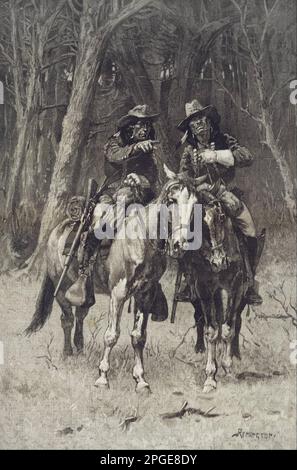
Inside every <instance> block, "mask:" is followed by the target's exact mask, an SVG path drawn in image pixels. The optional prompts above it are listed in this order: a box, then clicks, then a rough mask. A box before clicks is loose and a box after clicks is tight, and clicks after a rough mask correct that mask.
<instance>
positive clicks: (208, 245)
mask: <svg viewBox="0 0 297 470" xmlns="http://www.w3.org/2000/svg"><path fill="white" fill-rule="evenodd" d="M197 197H198V200H199V202H201V203H202V206H203V210H202V214H203V221H202V223H203V237H204V243H203V250H202V252H203V254H204V256H205V257H206V258H207V259H208V261H209V263H210V265H211V268H212V270H213V271H214V272H219V271H222V270H224V269H226V268H227V267H228V257H227V253H226V251H225V248H224V241H225V222H226V215H225V212H224V211H223V208H222V205H221V202H220V201H219V200H218V199H217V198H216V197H215V196H214V195H213V194H212V192H211V190H208V191H206V190H205V189H204V187H203V185H201V186H200V187H198V188H197Z"/></svg>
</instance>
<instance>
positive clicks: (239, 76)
mask: <svg viewBox="0 0 297 470" xmlns="http://www.w3.org/2000/svg"><path fill="white" fill-rule="evenodd" d="M295 10H296V5H295V2H294V0H251V1H246V0H222V1H219V0H212V1H210V0H186V1H185V0H134V1H131V0H2V1H1V3H0V80H1V81H2V83H3V85H4V104H3V105H0V113H1V114H0V136H1V141H0V217H1V226H0V236H1V248H0V251H1V255H2V256H3V257H5V263H3V266H4V269H6V268H7V267H9V266H16V265H17V266H20V265H22V264H24V263H25V262H27V263H28V264H29V266H30V268H31V267H32V268H33V267H34V266H36V263H37V264H38V262H39V259H40V258H41V257H40V255H41V254H42V251H43V248H44V244H45V241H46V239H47V237H48V234H49V232H50V230H51V229H52V228H53V227H54V226H55V225H56V224H57V223H58V222H59V221H60V220H61V219H63V217H64V216H65V208H66V205H67V202H68V201H69V199H70V198H71V197H72V196H73V195H74V194H83V193H84V192H85V189H86V182H87V179H88V178H89V177H90V176H92V177H94V178H95V179H96V180H97V181H98V182H100V181H101V180H102V178H103V151H102V150H103V146H104V143H105V142H106V139H107V138H108V137H109V135H111V134H112V133H113V132H114V130H115V128H116V122H117V119H118V118H119V117H120V116H121V115H123V114H125V113H126V112H127V110H128V109H129V107H132V106H133V105H135V104H139V103H147V104H149V105H150V106H151V107H152V108H153V110H154V111H159V112H160V113H161V117H160V120H159V122H158V123H157V125H156V131H157V135H158V139H159V140H160V142H161V145H160V146H159V148H158V150H157V153H158V155H157V157H158V160H159V161H160V162H161V161H166V162H167V164H168V165H169V166H171V167H172V168H174V169H176V168H177V166H178V161H179V157H180V152H181V148H179V149H177V143H178V141H179V139H180V137H181V135H179V133H178V132H177V131H176V124H177V123H178V122H179V121H180V120H181V119H182V118H183V117H184V104H185V102H186V101H188V100H191V99H193V98H194V97H198V98H199V100H200V101H201V102H202V103H203V104H208V103H213V104H214V105H216V106H217V107H218V110H219V112H220V114H221V116H222V128H223V130H225V131H227V132H230V133H231V134H234V135H236V136H237V137H238V139H239V140H240V141H241V142H242V143H243V144H245V145H247V146H249V147H250V149H251V151H252V152H253V153H254V155H255V159H256V161H255V163H254V165H253V167H252V168H249V169H248V170H246V169H245V170H241V171H240V172H239V173H238V175H237V182H238V185H239V186H240V187H242V189H243V190H244V191H245V199H246V201H247V202H248V204H249V205H250V206H251V207H252V208H253V209H252V210H253V213H254V214H255V217H256V222H257V224H258V226H264V225H265V226H267V227H269V226H271V225H274V226H278V225H279V224H282V225H286V226H288V227H290V224H291V223H293V222H294V221H295V216H296V205H295V194H296V193H295V192H296V165H295V163H296V154H295V122H296V112H295V108H294V106H293V105H292V104H290V101H289V93H290V89H289V82H290V81H291V80H293V79H294V78H296V77H295V75H296V71H295V50H296V30H295V28H296V24H295V19H296V11H295Z"/></svg>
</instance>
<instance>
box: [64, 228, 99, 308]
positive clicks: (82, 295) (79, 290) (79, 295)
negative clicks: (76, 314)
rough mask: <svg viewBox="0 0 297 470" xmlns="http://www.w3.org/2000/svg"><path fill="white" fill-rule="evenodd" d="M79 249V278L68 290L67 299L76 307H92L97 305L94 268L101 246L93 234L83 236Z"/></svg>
mask: <svg viewBox="0 0 297 470" xmlns="http://www.w3.org/2000/svg"><path fill="white" fill-rule="evenodd" d="M83 235H85V236H83V237H82V240H81V245H80V247H79V251H80V253H79V256H78V257H79V258H80V259H79V270H78V278H77V280H76V281H75V282H74V284H72V286H71V287H70V288H69V289H68V290H67V292H66V294H65V298H66V299H67V300H68V301H69V302H70V303H71V305H74V306H76V307H89V308H90V307H92V306H93V305H94V304H95V295H94V282H93V266H92V264H93V263H94V261H95V257H96V252H97V249H98V246H99V240H97V239H96V238H95V236H94V234H93V232H88V233H87V234H83Z"/></svg>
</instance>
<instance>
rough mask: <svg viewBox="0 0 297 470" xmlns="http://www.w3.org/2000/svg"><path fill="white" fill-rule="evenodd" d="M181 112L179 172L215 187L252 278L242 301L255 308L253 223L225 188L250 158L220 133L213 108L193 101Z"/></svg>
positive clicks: (256, 251) (256, 252)
mask: <svg viewBox="0 0 297 470" xmlns="http://www.w3.org/2000/svg"><path fill="white" fill-rule="evenodd" d="M185 109H186V118H185V119H184V120H183V121H182V122H181V123H180V124H179V125H178V129H179V130H181V131H182V132H184V136H183V138H182V140H181V142H182V143H187V146H186V147H185V149H184V152H183V155H182V158H181V161H180V172H181V173H185V174H187V175H188V176H190V177H197V176H201V175H203V174H207V176H208V178H207V181H206V184H205V189H209V190H210V191H211V190H212V188H213V187H214V186H213V185H214V184H215V187H216V194H215V196H216V198H217V199H218V200H220V202H221V203H222V206H223V208H224V209H225V212H226V213H227V215H229V216H230V217H231V219H232V220H233V223H234V224H235V225H236V227H238V228H239V229H240V230H241V232H242V234H243V235H244V239H245V242H246V246H247V252H248V258H249V264H250V268H251V272H252V275H253V281H252V285H251V286H250V288H249V289H248V291H247V296H246V301H247V303H248V304H254V305H259V304H261V303H262V298H261V296H260V295H259V294H258V292H257V291H256V284H255V272H256V267H257V266H256V265H257V261H258V259H259V255H260V253H259V247H258V238H257V236H256V228H255V224H254V221H253V218H252V216H251V213H250V211H249V209H248V208H247V206H246V205H245V203H244V202H243V201H242V200H240V198H239V197H237V195H235V193H234V192H235V191H236V190H235V191H234V192H233V191H232V190H230V189H229V188H230V186H231V185H230V183H232V181H233V179H234V177H235V169H236V168H242V167H246V166H250V165H251V164H252V163H253V156H252V155H251V154H250V152H249V150H248V149H247V148H246V147H243V146H242V145H240V144H239V143H238V141H237V140H236V139H235V138H234V137H232V136H231V135H228V134H223V133H222V132H221V131H220V127H219V123H220V115H219V113H218V111H217V109H216V108H215V107H214V106H212V105H209V106H205V107H203V106H202V105H201V104H200V103H199V102H198V100H196V99H195V100H193V101H192V102H191V103H187V104H186V106H185ZM185 279H186V282H187V285H186V286H185V289H184V291H181V292H180V294H179V295H178V297H179V299H180V300H188V299H187V297H189V294H188V287H189V286H188V283H189V279H187V274H186V273H185Z"/></svg>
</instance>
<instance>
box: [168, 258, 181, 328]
mask: <svg viewBox="0 0 297 470" xmlns="http://www.w3.org/2000/svg"><path fill="white" fill-rule="evenodd" d="M177 269H178V270H177V274H176V281H175V288H174V294H173V303H172V311H171V318H170V323H174V322H175V316H176V309H177V302H178V298H177V294H178V291H179V289H180V284H181V279H182V275H183V273H182V270H181V268H180V266H178V268H177Z"/></svg>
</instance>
